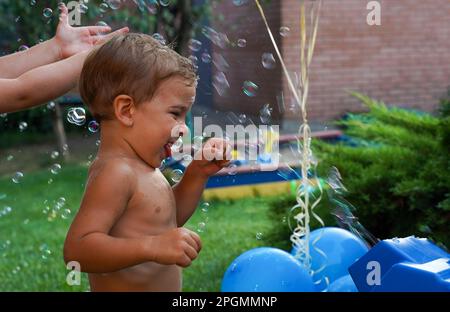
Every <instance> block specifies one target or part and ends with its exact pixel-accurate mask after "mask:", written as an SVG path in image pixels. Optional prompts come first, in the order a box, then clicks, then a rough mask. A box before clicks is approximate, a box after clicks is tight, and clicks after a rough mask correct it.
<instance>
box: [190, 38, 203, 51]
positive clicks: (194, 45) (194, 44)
mask: <svg viewBox="0 0 450 312" xmlns="http://www.w3.org/2000/svg"><path fill="white" fill-rule="evenodd" d="M188 47H189V50H191V51H192V52H197V51H200V49H201V47H202V43H201V41H198V40H196V39H191V40H189V43H188Z"/></svg>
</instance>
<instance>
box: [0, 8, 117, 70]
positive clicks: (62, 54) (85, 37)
mask: <svg viewBox="0 0 450 312" xmlns="http://www.w3.org/2000/svg"><path fill="white" fill-rule="evenodd" d="M60 10H61V13H60V16H59V24H58V28H57V29H56V35H55V37H53V38H52V39H50V40H48V41H45V42H43V43H41V44H37V45H35V46H34V47H31V48H30V49H28V50H26V51H21V52H17V53H14V54H11V55H7V56H3V57H0V78H7V79H12V78H17V77H19V76H20V75H22V74H23V73H25V72H27V71H29V70H32V69H33V68H36V67H39V66H43V65H47V64H50V63H53V62H57V61H60V60H62V59H65V58H68V57H70V56H72V55H75V54H77V53H80V52H83V51H87V50H89V49H91V48H92V47H93V46H94V45H95V44H96V43H97V41H99V40H101V38H102V36H100V34H105V33H108V32H110V31H111V28H110V27H108V26H87V27H72V26H70V24H69V19H68V12H67V7H66V6H65V5H64V4H63V3H62V4H61V6H60Z"/></svg>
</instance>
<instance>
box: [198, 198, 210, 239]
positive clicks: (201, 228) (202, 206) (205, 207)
mask: <svg viewBox="0 0 450 312" xmlns="http://www.w3.org/2000/svg"><path fill="white" fill-rule="evenodd" d="M209 209H210V204H209V203H208V202H203V203H201V204H200V212H201V214H202V221H200V222H199V223H198V224H197V232H198V233H203V232H205V230H206V223H207V222H208V221H209V217H208V215H207V214H208V211H209Z"/></svg>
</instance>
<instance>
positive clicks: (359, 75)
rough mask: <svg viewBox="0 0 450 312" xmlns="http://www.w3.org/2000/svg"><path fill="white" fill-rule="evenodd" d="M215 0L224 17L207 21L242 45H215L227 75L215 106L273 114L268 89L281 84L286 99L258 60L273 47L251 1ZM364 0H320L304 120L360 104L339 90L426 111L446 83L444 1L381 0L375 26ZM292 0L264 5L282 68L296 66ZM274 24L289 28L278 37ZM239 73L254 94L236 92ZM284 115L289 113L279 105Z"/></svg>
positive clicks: (448, 21)
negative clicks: (224, 93)
mask: <svg viewBox="0 0 450 312" xmlns="http://www.w3.org/2000/svg"><path fill="white" fill-rule="evenodd" d="M223 2H224V3H223V4H222V5H221V6H220V7H219V8H217V9H218V10H220V11H221V12H223V14H224V15H225V18H226V23H225V24H224V25H223V26H222V27H220V26H219V25H218V24H216V25H214V26H213V27H215V26H217V29H219V30H221V31H223V32H225V33H226V34H227V35H228V36H229V38H230V39H232V40H236V39H237V38H240V37H243V38H246V39H247V48H245V49H239V48H228V49H226V50H224V51H221V53H222V54H223V55H224V57H225V58H226V59H227V60H228V61H229V63H230V65H231V68H230V70H229V72H228V74H227V77H228V79H229V82H230V84H231V90H230V91H231V92H230V93H229V96H228V97H218V96H217V94H215V96H214V97H215V105H216V107H217V108H218V109H220V110H226V111H235V112H240V111H242V112H244V113H247V114H250V113H252V112H257V111H258V109H259V107H260V106H262V105H263V104H265V103H271V104H272V106H273V107H274V113H275V114H277V112H278V111H279V110H278V109H277V103H276V96H277V95H278V94H279V93H280V92H281V90H284V93H285V94H286V97H285V102H287V103H288V102H289V98H288V94H289V91H288V89H287V84H286V82H285V80H284V78H283V77H282V75H281V70H280V66H279V64H278V66H277V69H276V70H274V71H268V70H266V69H264V68H263V67H262V65H261V55H262V53H263V52H273V53H274V50H273V48H272V46H271V43H270V40H269V37H268V35H267V33H266V31H265V29H264V27H263V24H262V22H261V18H260V17H259V13H258V11H257V9H256V6H255V5H254V3H253V1H249V3H248V4H247V5H245V6H242V7H235V6H233V5H232V4H231V2H232V1H223ZM368 2H369V1H366V0H324V5H323V8H322V12H321V19H320V25H319V33H318V37H317V46H316V50H315V56H314V58H313V63H312V66H311V78H310V97H309V102H308V111H309V116H310V119H312V120H330V119H333V118H337V117H339V116H341V115H342V114H343V113H345V112H348V111H361V110H363V109H364V108H363V107H362V106H361V104H360V103H359V102H358V101H357V100H355V99H353V98H352V97H351V96H350V95H348V94H347V93H346V90H354V91H359V92H362V93H365V94H368V95H369V96H372V97H374V98H377V99H380V100H383V101H384V102H385V103H388V104H396V105H400V106H405V107H411V108H419V109H423V110H426V111H432V110H434V109H435V108H436V105H437V103H438V99H439V98H440V97H441V96H442V95H443V94H444V93H445V91H446V89H447V87H448V86H449V85H450V36H449V34H450V33H449V32H450V17H449V16H450V4H449V1H448V0H420V1H411V0H395V1H392V0H391V1H388V0H381V1H380V3H381V10H382V11H381V12H382V18H381V23H382V24H381V26H369V25H367V23H366V16H367V14H368V11H367V9H366V5H367V3H368ZM298 3H299V0H282V1H271V5H265V6H264V8H265V11H266V13H267V14H268V17H269V23H270V25H271V27H272V29H273V31H274V33H275V34H276V39H277V42H279V43H280V42H281V46H282V51H283V52H282V53H283V56H284V58H285V60H286V63H287V66H288V68H289V70H290V71H299V69H300V67H299V15H300V14H299V11H300V10H299V5H298ZM281 25H283V26H288V27H289V28H290V29H291V31H290V35H289V36H288V37H285V38H281V36H279V33H278V29H279V27H280V26H281ZM233 27H235V29H233ZM280 40H282V41H280ZM274 55H275V53H274ZM244 80H252V81H255V82H256V83H257V84H258V85H259V86H260V93H259V94H258V96H257V97H255V98H248V97H245V96H244V95H242V92H241V88H240V87H241V85H242V82H243V81H244ZM285 118H297V117H296V116H294V115H293V114H292V113H289V112H286V113H285ZM275 119H276V118H275Z"/></svg>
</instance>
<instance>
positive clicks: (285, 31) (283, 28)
mask: <svg viewBox="0 0 450 312" xmlns="http://www.w3.org/2000/svg"><path fill="white" fill-rule="evenodd" d="M290 31H291V30H290V29H289V27H286V26H281V27H280V35H281V36H282V37H287V36H289V32H290Z"/></svg>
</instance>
